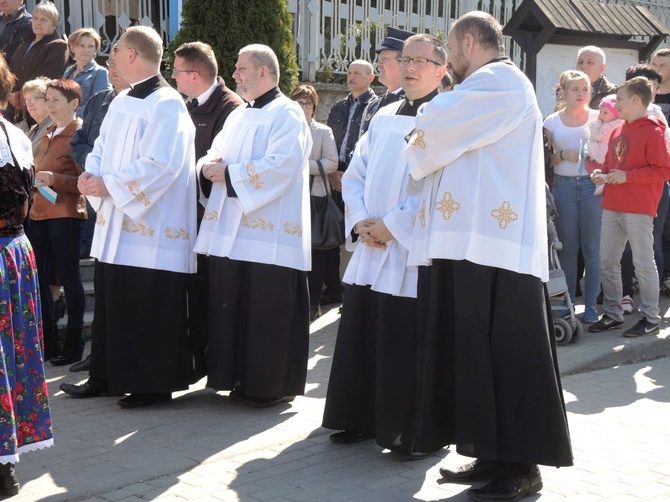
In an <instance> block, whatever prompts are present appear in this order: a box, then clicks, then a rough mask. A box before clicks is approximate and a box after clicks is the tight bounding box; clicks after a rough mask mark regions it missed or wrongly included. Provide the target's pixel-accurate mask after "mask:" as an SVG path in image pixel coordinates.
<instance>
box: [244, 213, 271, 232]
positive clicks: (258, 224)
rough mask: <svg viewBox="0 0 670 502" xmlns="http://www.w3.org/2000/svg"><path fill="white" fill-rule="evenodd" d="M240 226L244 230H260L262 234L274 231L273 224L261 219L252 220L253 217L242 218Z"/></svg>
mask: <svg viewBox="0 0 670 502" xmlns="http://www.w3.org/2000/svg"><path fill="white" fill-rule="evenodd" d="M241 225H242V226H243V227H245V228H252V229H256V228H257V229H260V230H262V231H263V232H265V231H266V230H269V231H270V232H272V231H273V230H274V229H275V226H274V223H272V222H271V221H266V220H264V219H263V218H254V217H253V216H247V215H246V214H245V215H244V216H242V222H241Z"/></svg>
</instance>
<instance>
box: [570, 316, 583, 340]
mask: <svg viewBox="0 0 670 502" xmlns="http://www.w3.org/2000/svg"><path fill="white" fill-rule="evenodd" d="M583 334H584V326H583V325H582V323H581V322H579V321H577V322H576V323H575V329H574V330H573V332H572V340H571V341H570V343H575V342H576V341H577V340H579V339H580V338H581V337H582V335H583Z"/></svg>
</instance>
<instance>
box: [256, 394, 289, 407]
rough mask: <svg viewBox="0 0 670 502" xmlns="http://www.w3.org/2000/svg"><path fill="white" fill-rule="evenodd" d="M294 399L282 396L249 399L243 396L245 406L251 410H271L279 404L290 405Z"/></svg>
mask: <svg viewBox="0 0 670 502" xmlns="http://www.w3.org/2000/svg"><path fill="white" fill-rule="evenodd" d="M294 399H295V396H283V397H251V396H245V400H244V402H245V403H246V405H247V406H251V407H252V408H272V407H273V406H277V405H278V404H281V403H290V402H291V401H293V400H294Z"/></svg>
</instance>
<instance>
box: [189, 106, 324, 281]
mask: <svg viewBox="0 0 670 502" xmlns="http://www.w3.org/2000/svg"><path fill="white" fill-rule="evenodd" d="M311 149H312V138H311V134H310V131H309V126H308V125H307V122H306V120H305V114H304V113H303V112H302V110H301V109H300V106H299V105H298V104H297V103H296V102H295V101H292V100H290V99H288V98H287V97H285V96H279V97H278V98H276V99H274V100H272V101H271V102H270V103H268V104H267V105H265V106H264V107H263V108H260V109H257V108H245V107H238V108H237V109H235V110H234V111H233V112H232V113H231V114H230V115H229V116H228V119H227V120H226V123H225V124H224V126H223V129H222V130H221V132H219V134H217V136H216V137H215V138H214V142H213V143H212V148H211V149H210V150H209V152H207V155H205V156H204V157H203V158H202V159H200V160H199V161H198V169H202V165H203V164H205V163H207V162H210V161H211V160H212V159H215V158H221V159H222V162H223V163H224V164H225V165H226V166H227V168H228V173H229V175H230V180H231V182H232V185H233V188H234V189H235V192H236V194H237V197H229V196H228V194H227V190H226V184H225V183H221V182H217V183H214V184H213V185H212V191H211V193H210V196H209V198H208V199H207V200H206V204H205V207H206V209H205V214H204V216H203V220H202V224H201V226H200V232H199V233H198V239H197V241H196V245H195V251H196V252H197V253H200V254H206V255H213V256H219V257H227V258H230V259H233V260H239V261H247V262H255V263H265V264H270V265H279V266H283V267H289V268H293V269H296V270H309V269H310V268H311V247H312V245H311V228H310V221H311V220H310V204H309V183H308V175H309V153H310V151H311Z"/></svg>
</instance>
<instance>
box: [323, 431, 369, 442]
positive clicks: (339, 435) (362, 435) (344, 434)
mask: <svg viewBox="0 0 670 502" xmlns="http://www.w3.org/2000/svg"><path fill="white" fill-rule="evenodd" d="M374 437H375V433H374V432H372V431H341V432H334V433H333V434H331V435H330V436H329V438H330V440H331V441H332V442H333V443H337V444H354V443H360V442H361V441H365V440H366V439H372V438H374Z"/></svg>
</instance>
